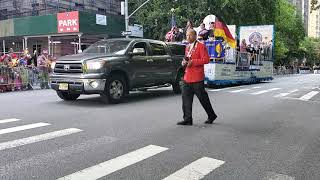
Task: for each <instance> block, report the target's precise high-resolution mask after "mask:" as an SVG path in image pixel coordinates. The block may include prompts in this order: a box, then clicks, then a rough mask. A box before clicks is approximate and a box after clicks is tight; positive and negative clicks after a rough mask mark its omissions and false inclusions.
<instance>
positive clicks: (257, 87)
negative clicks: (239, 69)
mask: <svg viewBox="0 0 320 180" xmlns="http://www.w3.org/2000/svg"><path fill="white" fill-rule="evenodd" d="M260 88H261V87H260V86H256V87H253V88H251V89H260Z"/></svg>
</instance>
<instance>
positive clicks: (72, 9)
mask: <svg viewBox="0 0 320 180" xmlns="http://www.w3.org/2000/svg"><path fill="white" fill-rule="evenodd" d="M120 7H121V2H120V1H118V0H77V1H74V0H0V12H1V13H0V19H1V20H0V53H1V52H3V53H7V52H8V51H9V49H10V48H12V49H13V50H14V51H15V52H17V53H19V52H23V50H25V49H26V48H28V50H29V52H31V53H32V52H34V51H36V52H37V53H40V52H41V51H42V50H43V49H46V50H48V51H49V53H50V54H51V55H52V56H55V57H60V56H63V55H68V54H74V53H78V52H79V51H80V52H81V51H82V50H84V49H85V48H86V47H88V46H89V45H91V44H93V43H94V42H96V41H98V40H100V39H104V38H112V37H120V36H121V31H124V29H125V23H124V16H121V15H120V13H121V8H120Z"/></svg>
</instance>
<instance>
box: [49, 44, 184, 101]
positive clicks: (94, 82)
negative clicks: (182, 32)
mask: <svg viewBox="0 0 320 180" xmlns="http://www.w3.org/2000/svg"><path fill="white" fill-rule="evenodd" d="M184 49H185V47H184V45H180V44H174V43H172V44H167V43H164V42H162V41H156V40H149V39H129V38H120V39H107V40H102V41H98V42H97V43H95V44H93V45H91V46H90V47H89V48H88V49H86V50H84V51H83V53H81V54H76V55H69V56H63V57H61V58H59V59H58V60H57V62H56V64H55V67H54V71H53V73H52V74H51V76H50V84H51V87H52V89H54V90H56V91H57V94H58V96H59V97H60V98H61V99H63V100H66V101H72V100H76V99H77V98H78V97H79V96H80V94H100V95H101V98H102V99H103V100H105V101H107V102H110V103H119V102H121V101H122V100H123V99H124V97H125V96H126V95H128V94H129V91H133V90H146V89H149V88H158V87H164V86H171V85H172V88H173V91H174V92H175V93H180V91H181V90H180V85H179V83H180V81H181V77H182V76H183V73H184V71H183V68H182V67H181V61H182V59H183V57H184Z"/></svg>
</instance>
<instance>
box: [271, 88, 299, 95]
mask: <svg viewBox="0 0 320 180" xmlns="http://www.w3.org/2000/svg"><path fill="white" fill-rule="evenodd" d="M297 91H299V90H298V89H295V90H292V91H289V92H287V93H280V94H278V95H276V96H274V97H285V96H288V95H290V94H292V93H294V92H297Z"/></svg>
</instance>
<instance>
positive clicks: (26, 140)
mask: <svg viewBox="0 0 320 180" xmlns="http://www.w3.org/2000/svg"><path fill="white" fill-rule="evenodd" d="M81 131H82V130H81V129H76V128H70V129H64V130H61V131H54V132H51V133H46V134H41V135H38V136H31V137H27V138H23V139H17V140H14V141H8V142H4V143H0V151H1V150H4V149H10V148H15V147H19V146H23V145H27V144H32V143H36V142H40V141H45V140H49V139H54V138H57V137H62V136H66V135H70V134H74V133H78V132H81Z"/></svg>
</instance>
